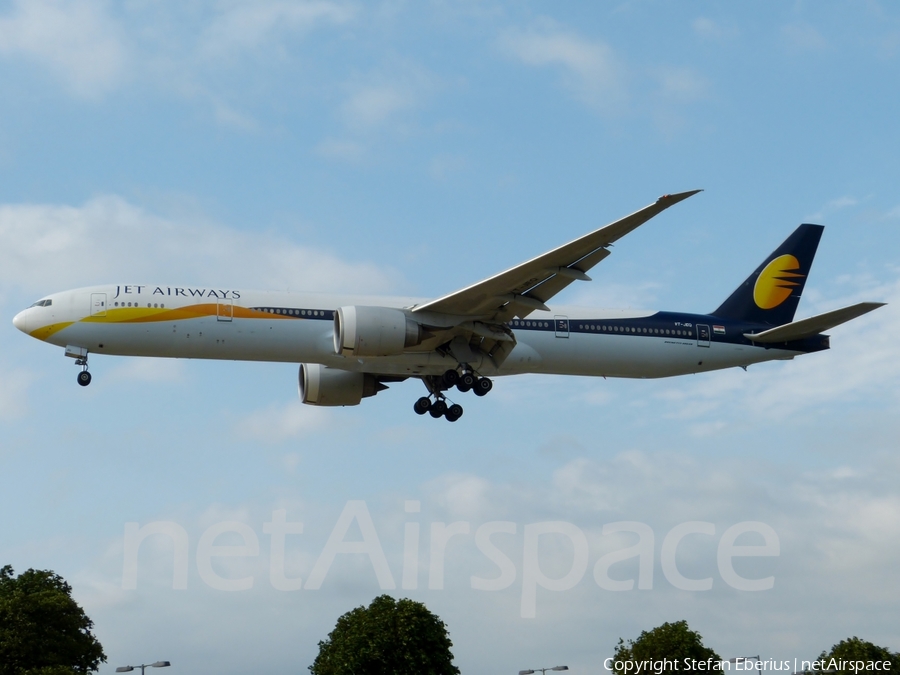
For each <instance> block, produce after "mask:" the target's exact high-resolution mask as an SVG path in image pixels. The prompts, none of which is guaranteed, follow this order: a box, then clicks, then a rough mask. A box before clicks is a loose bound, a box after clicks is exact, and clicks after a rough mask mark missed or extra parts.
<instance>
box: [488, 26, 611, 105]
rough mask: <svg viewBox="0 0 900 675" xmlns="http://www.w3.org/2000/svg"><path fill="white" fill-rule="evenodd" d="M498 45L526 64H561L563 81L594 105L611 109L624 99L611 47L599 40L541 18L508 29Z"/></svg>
mask: <svg viewBox="0 0 900 675" xmlns="http://www.w3.org/2000/svg"><path fill="white" fill-rule="evenodd" d="M499 45H500V48H501V49H502V50H503V51H504V52H505V53H507V54H508V55H509V56H511V57H513V58H516V59H518V60H519V61H521V62H522V63H524V64H526V65H529V66H538V67H543V66H557V67H560V68H562V71H563V83H564V85H565V86H566V87H567V88H568V89H570V90H571V91H572V93H573V94H574V95H575V96H576V97H577V98H579V99H580V100H582V101H583V102H585V103H587V104H588V105H590V106H591V107H593V108H595V109H598V110H603V111H611V110H615V109H617V108H619V107H620V106H621V105H622V104H623V103H624V101H625V99H626V93H625V88H624V84H623V81H622V80H623V75H624V69H623V66H622V65H621V64H620V63H619V61H618V59H617V58H616V56H615V53H614V52H613V50H612V48H611V47H609V46H608V45H607V44H605V43H603V42H601V41H599V40H593V41H592V40H587V39H585V38H583V37H581V36H579V35H576V34H575V33H572V32H570V31H567V30H564V29H562V28H560V27H558V26H556V25H553V24H550V23H546V22H545V23H544V24H543V25H539V26H536V27H534V28H531V29H528V30H508V31H506V32H505V33H503V34H502V35H501V36H500V39H499Z"/></svg>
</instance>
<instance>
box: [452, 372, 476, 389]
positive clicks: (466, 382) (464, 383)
mask: <svg viewBox="0 0 900 675" xmlns="http://www.w3.org/2000/svg"><path fill="white" fill-rule="evenodd" d="M474 386H475V376H474V375H473V374H472V373H463V374H462V375H461V376H460V378H459V383H458V384H457V385H456V388H457V389H459V390H460V391H462V392H467V391H469V390H470V389H471V388H472V387H474Z"/></svg>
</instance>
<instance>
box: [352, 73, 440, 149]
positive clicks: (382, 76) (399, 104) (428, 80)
mask: <svg viewBox="0 0 900 675" xmlns="http://www.w3.org/2000/svg"><path fill="white" fill-rule="evenodd" d="M438 87H439V82H438V79H437V78H436V77H435V76H434V75H433V74H432V73H430V72H428V71H427V70H425V69H424V68H422V67H421V66H419V65H417V64H415V63H411V62H408V61H398V60H393V61H390V62H389V63H387V64H385V65H383V66H382V67H380V68H379V69H376V70H374V71H372V72H371V73H368V74H367V75H365V76H361V77H357V78H355V79H353V80H352V81H350V82H349V83H347V84H346V85H345V89H346V91H347V96H346V98H345V100H344V102H343V103H342V104H341V106H340V116H341V119H342V121H343V122H344V124H345V125H346V126H347V127H348V128H349V129H350V130H351V131H352V132H354V133H357V134H366V133H371V132H372V131H375V130H379V129H381V128H383V127H385V126H387V125H396V123H397V120H398V119H403V115H404V114H405V113H409V112H411V111H413V110H416V109H417V108H420V107H421V106H422V105H424V103H425V102H426V101H427V99H428V98H429V96H431V95H432V94H433V93H434V91H435V90H436V89H437V88H438Z"/></svg>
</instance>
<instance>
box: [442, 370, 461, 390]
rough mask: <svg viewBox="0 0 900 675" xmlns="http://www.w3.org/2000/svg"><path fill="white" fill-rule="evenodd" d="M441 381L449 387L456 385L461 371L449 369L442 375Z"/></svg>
mask: <svg viewBox="0 0 900 675" xmlns="http://www.w3.org/2000/svg"><path fill="white" fill-rule="evenodd" d="M441 381H442V382H443V383H444V386H445V387H447V389H449V388H450V387H453V386H456V383H457V382H459V373H458V372H456V371H455V370H447V371H445V372H444V374H443V375H441Z"/></svg>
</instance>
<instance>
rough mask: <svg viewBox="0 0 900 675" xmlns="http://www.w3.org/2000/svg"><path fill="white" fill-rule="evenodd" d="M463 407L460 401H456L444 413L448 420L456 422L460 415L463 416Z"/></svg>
mask: <svg viewBox="0 0 900 675" xmlns="http://www.w3.org/2000/svg"><path fill="white" fill-rule="evenodd" d="M462 414H463V409H462V406H461V405H459V403H454V404H453V405H451V406H450V407H449V408H447V412H445V413H444V417H446V418H447V421H448V422H455V421H456V420H458V419H459V418H460V417H462Z"/></svg>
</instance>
